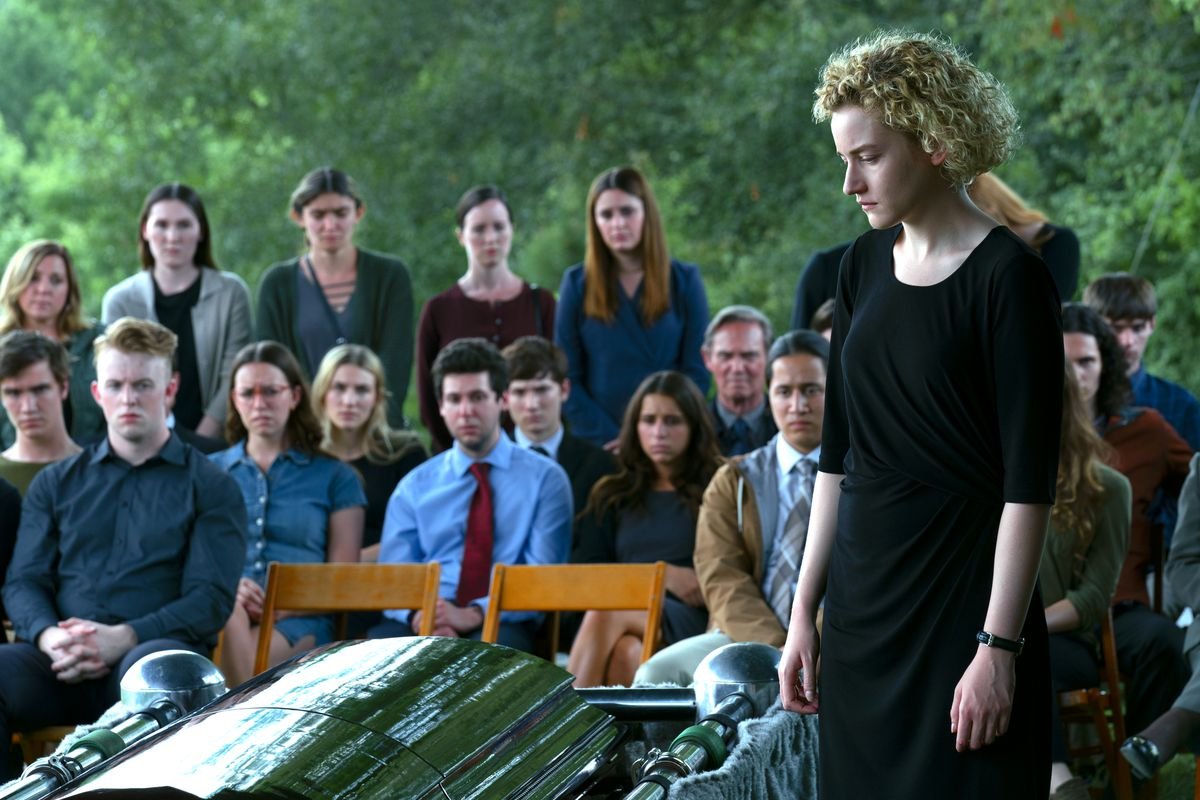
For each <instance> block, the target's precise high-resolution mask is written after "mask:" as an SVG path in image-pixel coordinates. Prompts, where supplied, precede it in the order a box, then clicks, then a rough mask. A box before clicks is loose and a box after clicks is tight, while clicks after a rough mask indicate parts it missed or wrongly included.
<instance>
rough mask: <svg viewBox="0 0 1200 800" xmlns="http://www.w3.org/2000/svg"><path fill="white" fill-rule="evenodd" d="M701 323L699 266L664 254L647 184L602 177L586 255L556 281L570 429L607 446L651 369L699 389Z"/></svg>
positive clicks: (704, 311) (593, 193)
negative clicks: (669, 372)
mask: <svg viewBox="0 0 1200 800" xmlns="http://www.w3.org/2000/svg"><path fill="white" fill-rule="evenodd" d="M707 324H708V298H707V296H706V295H705V293H704V283H703V282H702V281H701V279H700V270H699V269H697V268H696V267H695V266H694V265H692V264H684V263H682V262H680V261H675V260H674V259H672V258H671V257H670V254H669V252H668V250H667V237H666V233H665V231H664V230H663V224H662V219H661V217H660V216H659V213H658V203H657V202H656V201H655V199H654V193H653V192H652V191H651V189H650V184H649V183H648V182H647V181H646V179H645V177H643V176H642V174H641V173H640V172H638V171H637V170H636V169H634V168H633V167H619V168H617V169H610V170H607V171H606V172H603V173H601V174H600V175H599V177H597V178H596V180H595V181H594V182H593V183H592V188H591V190H590V191H589V192H588V202H587V252H586V255H585V256H584V260H583V263H582V264H577V265H575V266H574V267H571V268H570V269H569V270H567V273H566V274H565V275H564V276H563V281H562V286H561V288H560V289H559V292H558V311H557V313H556V316H555V320H554V338H555V341H556V342H557V343H558V345H559V347H561V348H562V349H563V351H564V352H566V354H567V361H568V364H569V366H570V370H569V374H568V376H567V377H569V378H570V380H571V394H570V396H568V397H567V400H566V403H565V405H564V407H563V413H564V415H565V416H566V419H567V421H568V422H569V423H570V424H571V432H572V433H574V434H575V435H576V436H579V437H581V438H584V439H587V440H589V441H591V442H594V443H595V444H598V445H603V446H605V447H607V448H608V449H610V450H611V449H613V448H614V447H616V444H617V432H618V429H619V427H620V424H619V420H620V419H621V415H622V414H623V413H624V411H625V406H626V404H627V403H628V402H629V398H630V397H631V396H632V395H633V392H634V389H636V388H637V385H638V383H640V382H641V380H642V379H643V378H645V377H646V376H647V375H649V374H650V373H652V372H656V371H658V370H663V369H673V370H678V371H679V372H682V373H683V374H684V375H687V376H688V377H689V378H691V379H692V380H693V381H694V382H695V383H696V386H698V387H699V388H700V391H701V392H702V393H703V392H707V391H708V382H709V374H708V370H707V369H706V368H705V366H704V361H703V359H701V357H700V345H701V344H702V342H703V340H704V328H705V326H706V325H707Z"/></svg>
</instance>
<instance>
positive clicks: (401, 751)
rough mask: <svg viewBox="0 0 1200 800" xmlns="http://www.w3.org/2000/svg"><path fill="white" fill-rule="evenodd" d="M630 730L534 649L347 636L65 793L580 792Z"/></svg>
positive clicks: (461, 796) (460, 797) (391, 799)
mask: <svg viewBox="0 0 1200 800" xmlns="http://www.w3.org/2000/svg"><path fill="white" fill-rule="evenodd" d="M625 735H626V728H625V727H624V726H623V725H621V724H619V723H618V722H617V721H616V720H614V719H613V718H612V717H611V716H609V715H608V714H606V713H604V712H603V711H601V710H599V709H597V708H595V707H593V706H592V705H590V704H588V703H587V702H585V701H583V700H582V699H580V697H579V696H578V695H577V694H576V693H575V692H574V691H573V690H572V689H571V676H570V675H569V674H567V673H566V672H564V671H563V670H561V669H559V668H557V667H555V666H554V665H553V664H550V663H548V662H546V661H543V660H541V659H539V658H536V657H534V656H531V655H528V654H526V653H521V652H518V651H515V650H510V649H508V648H505V647H499V646H495V645H486V644H480V643H478V642H472V641H465V640H462V639H448V638H441V637H429V638H407V639H379V640H370V641H359V642H338V643H334V644H331V645H327V646H325V647H321V648H318V649H316V650H314V651H311V652H310V653H308V654H306V655H304V656H302V657H300V658H298V659H295V660H293V661H290V662H287V663H285V664H282V665H280V666H279V667H276V668H275V669H273V670H271V671H269V672H266V673H264V674H262V675H260V676H258V677H257V678H254V679H253V680H251V681H249V682H248V683H245V684H243V685H242V686H240V687H238V688H237V689H235V690H234V691H232V692H229V693H228V694H226V695H224V696H222V697H220V698H219V699H217V700H215V701H213V702H212V703H211V704H209V705H207V706H205V707H203V708H201V709H199V710H198V711H196V712H195V713H193V714H191V715H189V716H187V717H185V718H183V719H181V720H179V721H177V722H175V723H173V724H171V725H169V726H168V727H166V728H165V729H163V730H162V731H159V732H158V733H156V734H153V735H151V736H149V737H147V738H146V739H144V740H142V741H140V742H138V743H136V744H134V745H133V746H132V747H130V748H129V749H127V750H125V751H124V752H122V753H121V754H119V755H118V756H116V757H115V758H113V759H111V760H110V761H108V762H106V763H105V764H103V765H101V766H100V767H98V768H97V769H96V770H95V771H93V772H91V773H88V774H86V775H84V776H83V777H81V778H80V779H78V780H76V781H74V782H73V783H71V784H69V785H68V786H67V787H64V789H62V790H60V791H59V792H58V793H56V794H54V795H51V796H52V797H79V798H84V797H92V798H100V797H106V798H125V797H127V798H134V797H138V798H142V797H157V798H168V797H196V798H279V799H280V800H283V799H284V798H289V799H290V798H297V799H299V798H304V800H322V799H323V798H327V799H328V800H334V798H358V799H360V800H369V799H370V798H381V800H382V798H387V799H388V800H403V798H437V799H438V800H466V799H467V798H481V799H482V798H488V800H497V799H499V798H523V799H525V798H528V799H529V800H534V799H535V798H559V797H563V798H566V797H578V796H580V795H581V794H582V793H583V787H584V786H586V785H587V784H589V783H590V782H592V781H593V780H594V779H595V778H596V776H597V775H598V774H600V773H602V772H603V771H604V770H605V769H607V767H608V766H609V765H610V764H611V762H612V761H613V758H614V756H615V753H616V750H617V748H618V745H620V743H621V741H622V739H623V737H624V736H625Z"/></svg>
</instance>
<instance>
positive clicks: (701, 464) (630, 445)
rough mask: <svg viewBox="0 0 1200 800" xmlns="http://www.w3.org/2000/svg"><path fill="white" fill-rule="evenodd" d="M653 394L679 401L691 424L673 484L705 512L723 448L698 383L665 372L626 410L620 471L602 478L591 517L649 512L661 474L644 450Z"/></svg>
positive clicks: (651, 378)
mask: <svg viewBox="0 0 1200 800" xmlns="http://www.w3.org/2000/svg"><path fill="white" fill-rule="evenodd" d="M651 394H661V395H664V396H666V397H669V398H671V399H672V400H674V401H675V404H676V405H677V406H679V410H680V411H681V412H682V413H683V418H684V420H685V421H686V422H687V426H688V444H687V449H686V450H684V451H683V455H681V456H680V457H679V459H678V460H677V461H676V462H675V464H674V465H673V469H672V474H671V484H672V485H673V486H674V487H675V491H677V492H679V494H680V495H682V496H683V498H684V500H685V501H687V504H688V505H689V506H690V507H691V509H692V511H693V512H698V511H699V510H700V500H701V498H702V497H703V495H704V490H705V488H706V487H707V486H708V482H709V481H710V480H711V479H712V476H713V473H714V472H716V471H717V468H718V467H720V466H721V463H722V460H723V459H722V458H721V451H720V449H719V448H718V447H717V434H716V431H715V430H714V429H713V424H712V421H711V420H710V419H709V415H708V409H707V408H706V407H705V404H704V395H702V394H700V390H699V389H697V388H696V384H694V383H692V380H691V378H689V377H687V376H686V375H684V374H682V373H680V372H674V371H671V370H664V371H663V372H655V373H654V374H653V375H651V376H649V377H648V378H646V379H645V380H644V381H642V384H641V386H639V387H638V388H637V391H636V392H634V395H633V399H632V400H630V401H629V405H628V406H627V407H626V408H625V419H624V422H622V424H621V433H620V434H619V435H618V437H617V441H618V442H619V449H618V451H617V472H616V474H613V475H609V476H607V477H604V478H601V479H600V480H599V481H598V482H597V483H596V485H595V487H593V488H592V493H591V495H589V496H588V502H587V507H586V508H585V509H584V513H585V514H590V513H595V514H597V515H600V516H602V515H604V514H606V513H608V512H609V511H615V510H623V509H627V508H644V507H645V505H646V497H647V495H648V494H649V493H650V490H651V487H652V486H653V485H654V481H655V478H656V477H657V476H658V472H657V471H656V470H655V468H654V462H652V461H651V460H650V457H649V456H648V455H646V451H645V450H643V449H642V444H641V442H640V441H639V440H638V433H637V428H638V419H639V418H640V417H641V415H642V403H643V402H644V401H645V399H646V396H647V395H651Z"/></svg>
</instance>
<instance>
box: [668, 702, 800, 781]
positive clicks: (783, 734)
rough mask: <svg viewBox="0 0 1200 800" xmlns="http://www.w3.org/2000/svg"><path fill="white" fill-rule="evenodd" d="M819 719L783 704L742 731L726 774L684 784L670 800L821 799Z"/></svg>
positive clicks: (708, 775)
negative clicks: (819, 796) (818, 741)
mask: <svg viewBox="0 0 1200 800" xmlns="http://www.w3.org/2000/svg"><path fill="white" fill-rule="evenodd" d="M817 758H818V755H817V718H816V717H815V716H814V715H811V714H803V715H802V714H794V713H792V712H790V711H784V710H783V708H782V707H780V705H779V701H776V702H775V705H773V706H771V708H770V709H768V710H767V713H766V714H765V715H763V716H762V717H758V718H757V719H749V720H746V721H745V722H743V723H741V724H740V725H738V739H737V744H736V745H735V746H734V747H733V749H732V750H731V751H730V753H729V758H727V759H726V760H725V764H724V765H722V767H721V768H720V769H717V770H712V771H710V772H702V773H700V774H698V775H693V776H691V777H690V778H683V779H682V780H680V781H679V782H677V783H675V784H674V785H673V786H672V787H671V792H670V794H669V795H668V798H669V799H670V800H775V799H776V798H783V797H787V798H793V797H795V798H814V799H815V798H816V796H817Z"/></svg>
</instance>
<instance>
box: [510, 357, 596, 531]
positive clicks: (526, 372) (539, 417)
mask: <svg viewBox="0 0 1200 800" xmlns="http://www.w3.org/2000/svg"><path fill="white" fill-rule="evenodd" d="M502 354H503V356H504V360H505V362H507V364H508V391H507V392H506V397H507V398H508V413H509V415H510V416H511V417H512V420H513V423H514V429H513V438H514V439H515V440H516V442H517V445H518V446H520V447H528V448H529V449H531V450H535V451H537V452H540V453H542V454H543V455H546V456H549V457H550V458H553V459H554V460H556V461H557V462H558V463H559V465H560V466H561V467H562V468H563V469H564V470H565V471H566V473H567V477H568V478H570V479H571V494H572V496H573V499H574V501H575V513H576V514H579V513H580V512H582V511H583V510H584V508H586V507H587V499H588V495H589V494H590V493H591V491H592V486H593V485H595V483H596V481H598V480H600V479H601V478H603V477H604V476H605V475H608V474H610V473H612V472H615V471H616V468H617V467H616V462H615V461H614V460H613V457H612V455H611V454H609V453H608V452H607V451H605V450H604V449H603V448H600V447H597V446H596V445H594V444H592V443H591V442H588V441H585V440H584V439H580V438H578V437H577V436H572V435H571V433H570V431H568V430H567V429H566V428H565V427H563V423H562V405H563V402H564V401H565V400H566V399H567V395H568V394H570V392H571V382H570V381H569V380H567V356H566V354H565V353H563V351H562V350H560V349H559V348H558V346H556V345H555V344H554V343H553V342H551V341H549V340H548V339H543V338H541V337H539V336H522V337H521V338H520V339H517V340H516V341H515V342H513V343H512V344H510V345H509V346H508V347H506V348H504V350H503V353H502Z"/></svg>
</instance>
